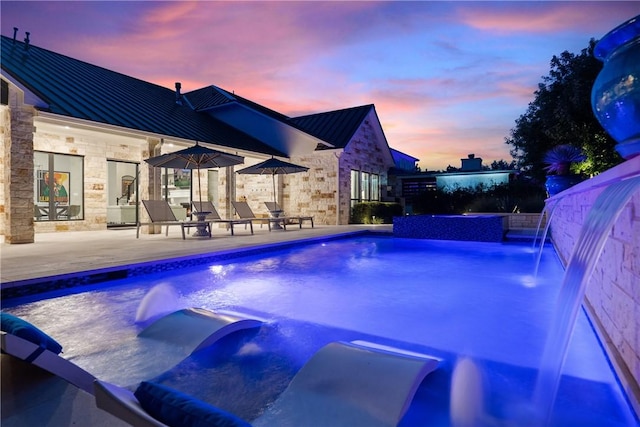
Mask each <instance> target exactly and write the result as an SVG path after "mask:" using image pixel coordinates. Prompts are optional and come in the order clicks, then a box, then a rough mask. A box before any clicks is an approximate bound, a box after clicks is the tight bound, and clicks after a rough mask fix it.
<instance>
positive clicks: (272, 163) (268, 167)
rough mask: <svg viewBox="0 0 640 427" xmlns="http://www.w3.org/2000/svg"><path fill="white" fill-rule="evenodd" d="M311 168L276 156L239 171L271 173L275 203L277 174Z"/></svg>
mask: <svg viewBox="0 0 640 427" xmlns="http://www.w3.org/2000/svg"><path fill="white" fill-rule="evenodd" d="M308 170H309V168H307V167H304V166H299V165H294V164H293V163H289V162H285V161H283V160H279V159H276V158H274V157H272V158H270V159H268V160H265V161H264V162H260V163H258V164H255V165H253V166H249V167H248V168H244V169H240V170H239V171H238V173H241V174H252V175H271V183H272V185H273V203H276V175H280V174H289V173H298V172H306V171H308Z"/></svg>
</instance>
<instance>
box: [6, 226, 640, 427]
mask: <svg viewBox="0 0 640 427" xmlns="http://www.w3.org/2000/svg"><path fill="white" fill-rule="evenodd" d="M536 257H537V250H533V249H532V248H531V246H530V245H529V244H504V243H477V242H453V241H434V240H417V239H402V238H392V237H359V238H352V239H339V240H325V241H317V242H313V243H309V244H305V245H300V246H297V247H293V248H287V249H283V250H269V251H265V252H264V253H261V254H253V255H251V256H246V257H240V258H235V259H233V260H228V261H219V262H215V261H214V262H209V263H206V264H202V265H198V266H193V267H189V268H183V269H179V270H173V271H170V272H161V273H155V274H148V275H144V276H139V277H134V278H129V279H122V280H114V281H111V282H108V283H104V284H100V285H95V286H93V287H92V288H91V289H90V290H86V291H83V292H81V293H74V294H70V295H66V296H58V297H53V298H48V299H41V300H38V301H33V302H29V303H24V304H21V305H13V306H11V302H10V301H9V302H8V303H7V302H5V307H4V310H6V311H8V312H11V313H13V314H16V315H18V316H21V317H23V318H25V319H27V320H29V321H31V322H32V323H34V324H36V325H37V326H39V327H41V329H43V330H45V331H46V332H47V333H49V334H51V335H52V336H54V337H55V338H56V339H57V340H58V341H60V342H61V343H62V344H63V346H64V348H65V356H66V357H68V358H70V359H72V360H73V361H74V362H75V363H77V364H78V365H80V366H82V367H83V368H85V369H87V370H88V371H90V372H91V373H93V374H94V375H96V376H97V377H98V378H101V379H104V380H107V381H110V382H114V383H116V384H119V385H122V386H129V387H135V386H136V385H137V383H138V382H139V381H141V380H146V379H152V378H153V379H155V380H157V381H160V382H163V383H165V384H167V385H170V386H172V387H175V388H178V389H181V390H183V391H186V392H188V393H189V394H192V395H194V396H196V397H199V398H201V399H203V400H206V401H208V402H210V403H213V404H215V405H217V406H220V407H222V408H224V409H227V410H229V411H231V412H234V413H235V414H237V415H239V416H241V417H243V418H245V419H247V420H251V419H253V418H255V417H257V416H258V415H259V414H260V413H261V412H262V411H263V410H264V408H265V407H266V406H267V405H268V404H269V403H271V402H272V401H273V400H274V399H275V398H276V397H277V396H278V394H279V393H280V392H281V391H282V390H283V389H284V388H285V387H286V385H287V384H288V382H289V381H290V379H291V378H292V377H293V375H294V374H295V372H296V371H297V370H298V369H299V367H300V366H301V365H302V364H304V362H305V361H306V360H307V359H308V358H309V357H310V356H311V355H312V354H313V353H314V352H315V351H317V350H318V349H319V348H321V347H322V346H323V345H324V344H326V343H328V342H330V341H335V340H356V339H364V340H367V341H374V342H378V343H380V344H386V345H393V346H395V347H401V348H404V349H407V350H413V351H419V352H421V353H427V354H431V355H434V356H437V357H440V358H442V359H443V362H442V363H441V365H440V367H439V368H438V370H437V371H436V372H434V373H432V374H430V375H429V376H428V377H427V378H426V379H425V381H424V382H423V383H422V385H421V386H420V388H419V390H418V392H417V394H416V397H415V399H414V402H413V404H412V406H411V408H410V409H409V411H408V413H407V415H406V417H405V419H403V422H402V423H401V425H402V426H423V425H436V426H441V425H443V426H444V425H448V424H449V421H450V419H449V414H448V409H449V393H450V386H449V384H450V380H451V374H452V370H453V366H454V364H455V362H456V360H457V358H458V357H460V356H469V357H472V358H473V360H474V361H475V362H476V363H477V365H478V366H479V367H480V368H481V370H482V372H483V375H484V383H483V384H484V388H485V397H484V400H483V402H482V403H483V406H484V408H485V410H486V412H487V417H486V420H487V425H522V419H523V417H524V416H523V415H522V413H525V412H526V411H527V409H526V406H527V404H528V402H529V401H530V398H531V394H532V393H533V388H534V386H535V380H536V375H537V366H538V364H539V361H540V358H541V355H542V352H543V349H544V344H545V338H546V334H547V331H548V330H549V328H550V327H552V326H551V325H550V321H551V318H552V314H553V307H554V303H555V298H556V296H557V294H558V290H559V287H560V284H561V281H562V274H563V270H562V266H561V264H560V263H559V261H558V259H557V257H556V256H555V253H554V252H553V249H552V248H551V247H550V246H549V247H546V248H545V250H544V251H543V253H542V257H541V258H542V259H541V265H540V268H539V270H538V276H537V277H534V275H533V272H534V269H535V266H534V263H535V260H536ZM158 290H163V292H164V293H163V292H159V291H158ZM167 290H169V291H167ZM150 292H152V293H155V292H157V293H159V294H162V295H166V294H168V295H171V293H175V295H176V297H175V298H167V297H165V298H164V300H162V301H159V302H158V301H156V303H157V305H158V309H159V308H162V309H164V310H175V309H180V308H185V307H202V308H207V309H210V310H214V311H215V310H219V309H231V310H236V311H241V312H246V313H251V314H255V315H259V316H260V317H263V318H266V319H268V322H267V324H266V325H265V326H263V327H262V328H260V329H259V330H257V331H246V332H241V333H237V334H233V335H231V336H229V337H227V338H225V339H224V340H222V341H221V342H219V343H217V344H216V345H214V346H213V347H212V348H210V349H206V350H203V351H201V352H199V353H197V354H195V355H193V356H191V357H188V358H186V359H185V360H183V359H184V356H185V355H183V354H180V353H179V352H176V351H175V349H174V348H172V347H171V346H169V345H168V344H165V343H160V342H149V341H145V340H143V339H140V338H137V336H136V334H137V332H139V330H140V329H141V326H140V325H138V324H136V322H135V318H136V312H137V311H138V309H139V308H140V305H141V303H142V301H143V298H145V295H147V294H149V293H150ZM151 308H152V309H153V307H151ZM556 402H557V403H556V405H555V408H554V411H553V417H552V421H553V425H558V426H567V425H594V426H595V425H597V426H627V425H636V420H635V418H634V416H633V414H632V412H631V411H630V409H629V406H628V404H627V402H626V400H625V397H624V395H623V393H622V392H621V389H620V387H619V384H618V383H617V381H616V378H615V375H614V374H613V372H612V369H611V367H610V365H609V363H608V360H607V358H606V357H605V354H604V351H603V349H602V348H601V346H600V344H599V342H598V340H597V338H596V336H595V334H594V332H593V330H592V328H591V325H590V324H589V321H588V319H587V317H586V315H585V314H584V313H581V314H580V317H579V319H578V322H577V325H576V327H575V330H574V333H573V338H572V342H571V345H570V349H569V353H568V355H567V360H566V363H565V368H564V371H563V378H562V381H561V384H560V389H559V391H558V398H557V400H556Z"/></svg>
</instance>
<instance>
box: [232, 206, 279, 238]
mask: <svg viewBox="0 0 640 427" xmlns="http://www.w3.org/2000/svg"><path fill="white" fill-rule="evenodd" d="M231 204H232V205H233V209H235V211H236V214H238V217H240V218H242V219H248V220H251V221H259V222H260V223H263V222H266V223H267V225H268V226H269V231H271V225H272V224H273V228H280V225H282V228H283V229H284V230H285V231H286V229H287V224H286V223H287V220H288V218H285V217H278V218H273V217H265V218H258V217H256V216H255V214H254V213H253V211H252V210H251V208H250V207H249V204H248V203H247V202H231Z"/></svg>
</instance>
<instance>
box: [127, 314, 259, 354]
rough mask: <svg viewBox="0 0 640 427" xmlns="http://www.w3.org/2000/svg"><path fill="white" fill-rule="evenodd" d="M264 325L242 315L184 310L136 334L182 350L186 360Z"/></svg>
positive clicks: (254, 318)
mask: <svg viewBox="0 0 640 427" xmlns="http://www.w3.org/2000/svg"><path fill="white" fill-rule="evenodd" d="M263 324H264V320H263V319H260V318H258V317H254V316H248V315H245V314H243V313H237V312H233V311H225V310H219V311H216V312H212V311H209V310H206V309H203V308H185V309H182V310H178V311H175V312H173V313H171V314H168V315H166V316H164V317H161V318H160V319H158V320H156V321H155V322H153V323H151V324H150V325H149V326H147V327H146V328H144V329H143V330H142V331H141V332H140V333H138V337H140V338H148V339H155V340H160V341H167V342H171V343H172V344H175V345H177V346H178V347H181V348H183V349H184V350H185V356H188V355H189V354H191V353H193V352H195V351H198V350H200V349H202V348H205V347H207V346H209V345H211V344H213V343H214V342H216V341H218V340H219V339H221V338H222V337H225V336H227V335H229V334H232V333H234V332H236V331H240V330H243V329H250V328H258V327H260V326H262V325H263Z"/></svg>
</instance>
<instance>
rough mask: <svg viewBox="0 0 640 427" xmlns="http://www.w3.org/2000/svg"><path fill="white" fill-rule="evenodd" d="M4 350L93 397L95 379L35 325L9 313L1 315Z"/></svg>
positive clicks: (1, 340) (0, 338)
mask: <svg viewBox="0 0 640 427" xmlns="http://www.w3.org/2000/svg"><path fill="white" fill-rule="evenodd" d="M0 323H1V325H2V326H1V329H2V331H1V332H0V348H1V349H2V353H6V354H9V355H11V356H14V357H16V358H18V359H20V360H23V361H25V362H27V363H31V364H33V365H35V366H38V367H40V368H42V369H44V370H45V371H48V372H50V373H52V374H53V375H56V376H57V377H59V378H62V379H64V380H65V381H67V382H69V383H71V384H73V385H75V386H76V387H78V388H80V389H82V390H84V391H86V392H88V393H90V394H93V381H94V380H95V377H94V376H93V375H91V374H90V373H89V372H87V371H85V370H84V369H82V368H80V367H79V366H78V365H76V364H75V363H73V362H70V361H68V360H67V359H65V358H63V357H62V356H60V353H61V352H62V346H61V345H60V344H58V342H56V341H55V340H54V339H53V338H51V337H50V336H48V335H47V334H45V333H44V332H42V331H41V330H40V329H38V328H36V327H35V326H33V325H32V324H31V323H29V322H27V321H25V320H23V319H20V318H19V317H16V316H13V315H11V314H8V313H0Z"/></svg>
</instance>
